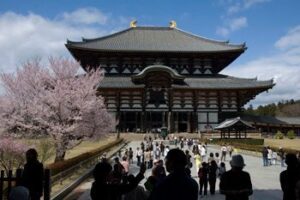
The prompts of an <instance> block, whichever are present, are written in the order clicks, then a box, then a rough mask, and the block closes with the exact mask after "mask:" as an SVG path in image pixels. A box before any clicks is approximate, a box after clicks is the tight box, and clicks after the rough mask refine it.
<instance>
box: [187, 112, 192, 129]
mask: <svg viewBox="0 0 300 200" xmlns="http://www.w3.org/2000/svg"><path fill="white" fill-rule="evenodd" d="M187 132H188V133H191V132H192V131H191V112H188V113H187Z"/></svg>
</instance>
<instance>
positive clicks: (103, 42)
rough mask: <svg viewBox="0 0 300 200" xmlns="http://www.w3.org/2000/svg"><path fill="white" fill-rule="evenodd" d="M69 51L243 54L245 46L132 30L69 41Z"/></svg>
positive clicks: (168, 31)
mask: <svg viewBox="0 0 300 200" xmlns="http://www.w3.org/2000/svg"><path fill="white" fill-rule="evenodd" d="M66 46H67V48H69V49H70V48H71V49H74V48H75V49H86V50H93V51H124V52H194V53H201V52H203V53H206V52H207V53H211V52H227V51H228V52H231V51H238V52H243V51H244V50H245V49H246V46H245V44H244V43H243V44H237V45H234V44H229V42H228V41H216V40H211V39H207V38H204V37H200V36H197V35H193V34H191V33H187V32H185V31H182V30H180V29H177V28H171V27H131V28H128V29H126V30H123V31H120V32H117V33H114V34H111V35H108V36H104V37H100V38H95V39H85V38H83V39H82V41H81V42H73V41H69V40H68V41H67V44H66Z"/></svg>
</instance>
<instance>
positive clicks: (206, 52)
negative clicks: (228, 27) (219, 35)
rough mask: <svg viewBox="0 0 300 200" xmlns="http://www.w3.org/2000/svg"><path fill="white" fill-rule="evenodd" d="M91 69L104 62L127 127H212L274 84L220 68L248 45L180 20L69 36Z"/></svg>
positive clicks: (106, 87)
mask: <svg viewBox="0 0 300 200" xmlns="http://www.w3.org/2000/svg"><path fill="white" fill-rule="evenodd" d="M66 47H67V49H68V50H69V51H70V53H71V54H72V55H73V57H74V58H75V59H76V60H78V61H80V63H81V65H82V67H83V69H84V70H88V69H90V68H91V67H92V68H96V67H101V68H102V69H103V70H104V71H105V77H104V79H103V80H102V81H101V82H100V83H99V93H100V94H101V95H103V97H104V98H105V102H106V105H107V108H108V110H109V111H110V112H111V113H112V114H114V115H115V117H116V119H117V120H118V121H119V125H118V128H119V130H120V131H136V132H148V131H151V130H153V129H156V128H160V127H168V129H169V130H170V132H197V131H198V130H200V131H204V130H207V129H212V128H214V127H215V126H217V125H218V124H219V123H220V122H222V121H224V120H225V119H227V118H232V117H235V116H237V115H238V113H240V112H241V111H242V107H243V105H245V104H246V103H247V102H248V101H250V100H251V99H253V98H254V97H255V96H256V95H258V94H259V93H261V92H264V91H266V90H268V89H270V88H272V87H273V86H274V83H273V81H272V80H267V81H258V80H257V79H244V78H237V77H232V76H227V75H222V74H220V73H219V72H220V71H222V70H223V69H224V68H225V67H227V66H228V65H229V64H230V63H232V62H233V61H234V60H235V59H237V58H238V57H239V56H240V55H241V54H242V53H244V51H245V50H246V49H247V48H246V46H245V44H230V43H229V42H228V41H216V40H211V39H207V38H204V37H201V36H197V35H194V34H191V33H188V32H185V31H183V30H180V29H178V28H177V27H176V23H175V22H171V24H170V26H169V27H139V26H136V24H135V23H132V24H131V27H130V28H128V29H126V30H123V31H120V32H117V33H114V34H111V35H108V36H104V37H99V38H95V39H86V38H83V39H82V41H80V42H74V41H69V40H68V41H67V44H66Z"/></svg>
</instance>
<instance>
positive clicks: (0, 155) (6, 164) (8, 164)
mask: <svg viewBox="0 0 300 200" xmlns="http://www.w3.org/2000/svg"><path fill="white" fill-rule="evenodd" d="M28 149H29V147H28V146H27V145H26V144H24V143H22V142H20V141H17V140H14V139H12V138H1V139H0V169H4V170H5V172H6V173H7V174H8V171H9V170H12V169H14V168H19V167H21V166H22V165H23V164H24V163H25V152H26V151H27V150H28Z"/></svg>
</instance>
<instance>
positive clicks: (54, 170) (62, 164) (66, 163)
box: [47, 139, 123, 176]
mask: <svg viewBox="0 0 300 200" xmlns="http://www.w3.org/2000/svg"><path fill="white" fill-rule="evenodd" d="M122 141H123V139H117V140H115V141H113V142H110V143H108V144H106V145H103V146H101V147H99V148H97V149H94V150H91V151H89V152H86V153H83V154H80V155H78V156H75V157H73V158H70V159H67V160H63V161H59V162H56V163H52V164H50V165H48V166H47V168H49V169H50V170H51V176H54V175H56V174H58V173H60V172H62V171H65V170H67V169H69V168H71V167H72V166H74V165H76V164H78V163H79V162H82V161H84V160H87V159H89V158H91V157H93V156H96V155H99V154H100V153H102V152H105V151H106V150H107V149H109V148H111V147H113V146H115V145H117V144H120V143H121V142H122Z"/></svg>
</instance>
